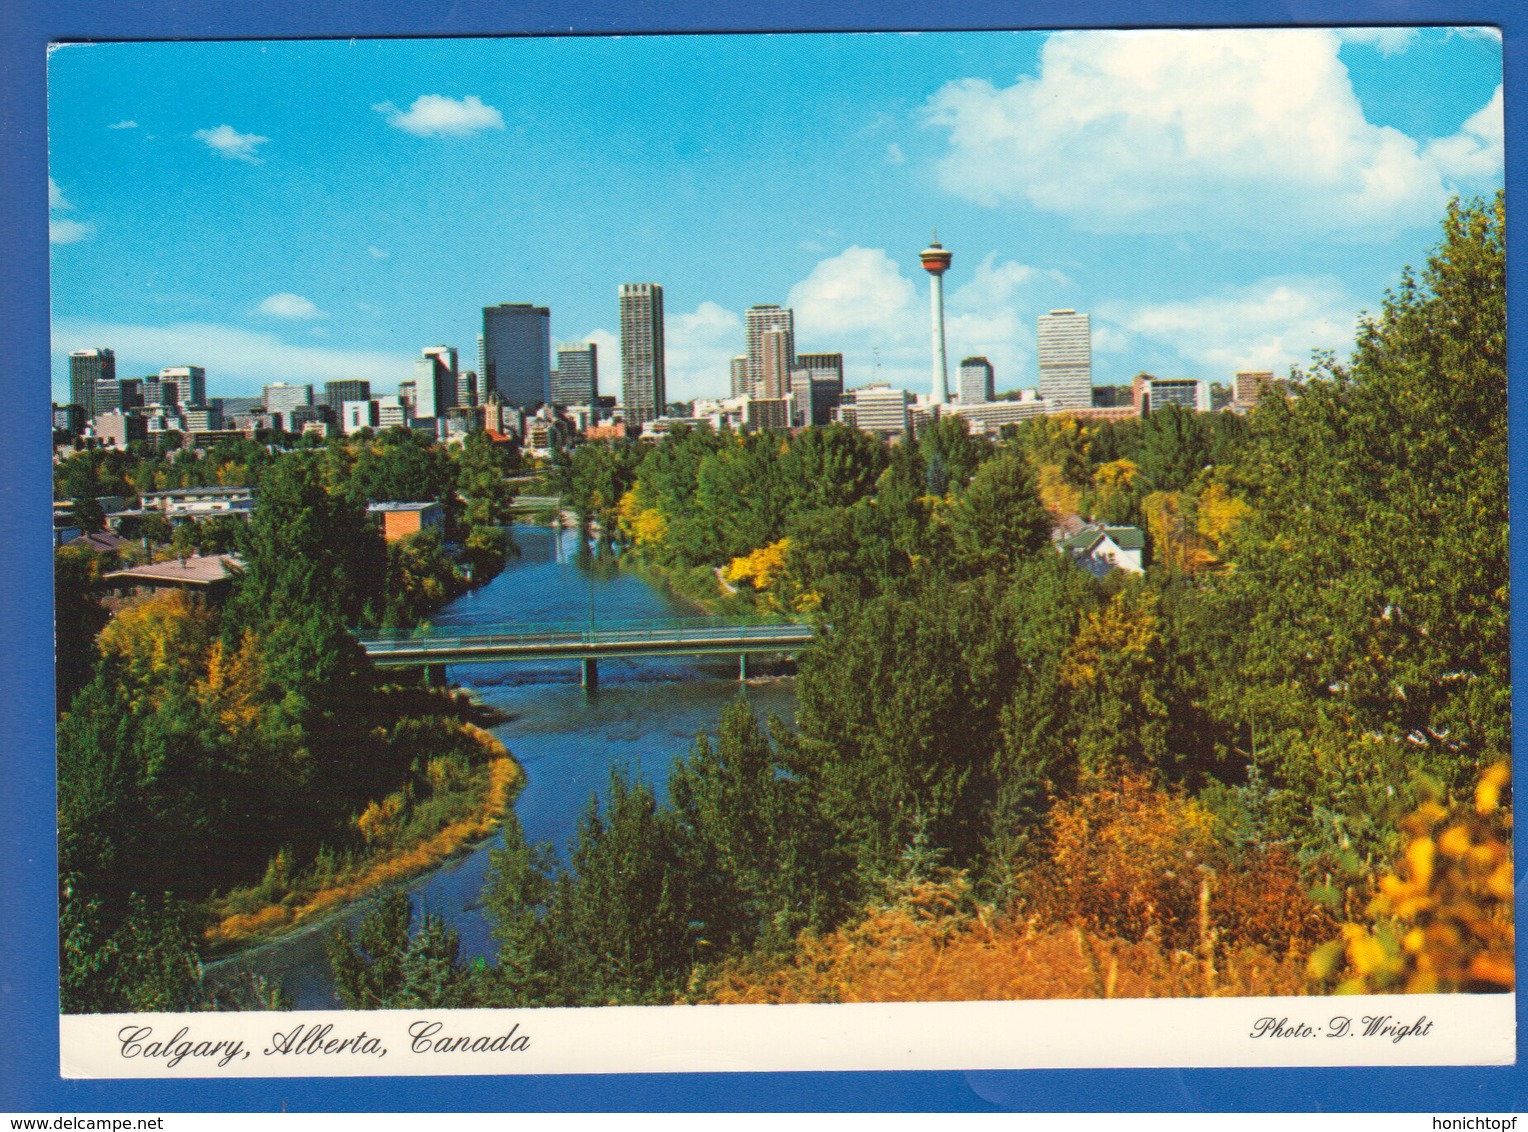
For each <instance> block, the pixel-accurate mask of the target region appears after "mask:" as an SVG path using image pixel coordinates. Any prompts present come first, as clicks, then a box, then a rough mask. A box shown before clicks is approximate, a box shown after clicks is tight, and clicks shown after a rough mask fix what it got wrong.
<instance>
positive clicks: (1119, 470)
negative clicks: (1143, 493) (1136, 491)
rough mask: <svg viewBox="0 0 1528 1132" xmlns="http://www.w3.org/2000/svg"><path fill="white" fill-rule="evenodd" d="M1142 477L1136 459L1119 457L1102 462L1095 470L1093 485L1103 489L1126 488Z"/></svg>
mask: <svg viewBox="0 0 1528 1132" xmlns="http://www.w3.org/2000/svg"><path fill="white" fill-rule="evenodd" d="M1140 478H1141V469H1140V468H1139V467H1138V466H1137V465H1136V462H1135V461H1134V460H1126V459H1119V460H1113V461H1111V462H1109V463H1107V464H1100V465H1098V467H1097V468H1096V469H1095V470H1094V472H1093V486H1094V487H1096V488H1098V489H1099V490H1101V491H1107V490H1118V489H1120V488H1126V487H1129V486H1131V485H1132V484H1133V483H1135V481H1136V480H1138V479H1140Z"/></svg>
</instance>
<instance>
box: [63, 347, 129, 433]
mask: <svg viewBox="0 0 1528 1132" xmlns="http://www.w3.org/2000/svg"><path fill="white" fill-rule="evenodd" d="M116 379H117V355H116V354H114V353H113V352H112V351H110V350H106V349H95V350H73V351H71V352H70V354H69V401H70V403H71V404H74V405H78V406H80V407H81V408H82V409H84V410H85V415H86V416H87V417H93V416H95V415H96V407H95V390H96V382H98V381H115V380H116Z"/></svg>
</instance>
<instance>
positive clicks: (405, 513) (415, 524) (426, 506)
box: [366, 503, 446, 542]
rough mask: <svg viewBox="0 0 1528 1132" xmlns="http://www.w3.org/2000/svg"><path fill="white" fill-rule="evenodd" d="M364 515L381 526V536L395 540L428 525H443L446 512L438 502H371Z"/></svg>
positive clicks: (391, 540)
mask: <svg viewBox="0 0 1528 1132" xmlns="http://www.w3.org/2000/svg"><path fill="white" fill-rule="evenodd" d="M366 517H367V518H369V519H370V520H371V521H372V522H374V523H376V524H377V525H378V526H380V527H381V528H382V537H383V538H384V539H386V540H387V541H388V542H396V541H397V540H398V539H401V538H408V537H409V535H417V534H418V533H419V532H420V531H422V530H425V529H426V528H428V527H441V526H444V525H445V521H446V512H445V508H443V507H442V506H441V505H440V504H439V503H373V504H372V505H371V506H370V507H368V508H366Z"/></svg>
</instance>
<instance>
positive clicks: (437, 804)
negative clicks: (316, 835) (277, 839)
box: [202, 720, 525, 959]
mask: <svg viewBox="0 0 1528 1132" xmlns="http://www.w3.org/2000/svg"><path fill="white" fill-rule="evenodd" d="M455 723H456V726H458V727H459V728H460V730H461V732H462V734H463V735H464V736H466V737H467V738H468V739H469V740H470V741H471V742H472V743H473V744H474V745H475V746H476V747H477V748H478V750H479V751H480V752H481V755H482V761H481V762H480V763H478V764H477V765H476V766H475V767H474V768H473V770H472V773H471V774H470V775H469V776H468V777H467V778H466V779H464V780H457V781H454V782H450V783H449V784H447V783H446V781H445V780H444V779H443V778H442V786H443V788H442V789H440V790H439V791H437V792H436V793H434V794H432V796H431V798H430V799H429V802H430V803H432V805H431V807H430V813H431V814H433V815H434V816H435V817H436V820H435V821H430V820H423V821H420V820H415V821H413V822H412V823H410V825H409V826H408V827H407V831H406V833H405V834H404V835H403V836H400V837H398V838H397V839H395V840H393V841H391V842H389V843H388V844H386V845H385V846H382V847H379V848H378V849H377V850H375V851H372V852H362V853H360V854H356V853H346V854H344V855H343V856H341V857H338V858H336V857H335V856H334V855H332V854H328V855H326V854H322V853H321V854H320V856H319V859H318V860H316V861H315V862H314V863H313V864H312V865H310V866H309V867H308V868H306V869H303V870H300V871H298V872H297V873H295V874H292V873H291V870H290V865H289V864H285V863H284V861H285V859H284V856H283V855H282V854H277V857H276V858H275V860H273V861H272V863H271V866H270V867H269V868H268V869H267V870H266V875H265V877H264V878H262V880H261V882H260V884H258V885H255V886H253V887H251V888H246V889H236V890H234V891H233V892H230V893H228V894H227V895H226V896H223V897H221V898H219V899H217V900H215V901H211V902H209V912H210V914H211V915H212V916H213V918H214V922H213V923H212V924H211V926H209V927H208V928H207V929H206V930H205V931H204V933H203V937H202V938H203V944H204V946H205V948H206V949H207V951H208V953H209V955H208V957H209V958H210V959H221V958H228V957H232V956H234V955H236V954H237V953H238V952H239V951H241V950H243V949H245V948H247V947H251V946H255V945H258V944H264V943H269V942H271V941H272V940H273V939H275V938H277V937H279V936H281V935H283V934H285V933H287V932H290V931H293V930H295V929H297V928H298V927H301V926H304V925H306V924H308V923H310V922H311V921H313V920H314V919H315V918H318V917H322V916H325V915H328V914H331V913H334V912H337V911H339V910H341V909H343V908H344V907H345V906H346V905H349V904H351V903H352V902H354V901H356V900H358V899H360V898H362V897H365V896H368V895H370V894H371V893H373V892H375V891H376V890H377V889H379V888H382V887H384V886H386V885H390V884H396V883H398V882H401V881H405V880H408V879H410V878H412V877H415V876H418V875H419V874H421V873H424V872H427V871H429V870H431V869H433V868H436V867H438V866H439V865H441V864H443V863H444V862H446V861H448V860H450V859H451V858H452V857H455V856H458V855H460V854H463V853H466V852H470V851H472V850H473V849H474V848H476V847H477V846H478V845H479V844H481V843H482V842H483V841H485V840H487V839H488V838H490V837H491V836H492V835H493V834H494V833H495V832H496V831H497V830H498V828H499V823H500V822H501V821H502V820H503V817H504V813H505V811H506V810H507V809H508V807H509V805H510V804H511V803H512V802H513V800H514V796H515V795H516V794H517V793H518V792H519V790H520V789H522V788H523V787H524V784H525V772H524V770H523V769H522V768H521V766H520V764H519V763H518V762H517V761H516V760H515V758H514V756H513V755H511V754H510V752H509V749H508V748H507V747H506V746H505V745H504V743H503V742H502V741H501V740H500V739H499V738H498V737H497V736H495V735H494V734H493V733H492V732H490V731H486V730H484V729H483V728H481V727H479V726H477V725H476V724H473V723H468V722H465V721H460V720H458V721H455ZM447 785H449V788H444V787H446V786H447ZM398 797H401V795H396V794H395V795H389V796H388V799H386V800H384V802H383V803H382V804H380V805H379V804H377V803H375V802H374V803H373V804H372V806H370V807H368V809H367V810H366V811H364V812H363V813H362V814H361V815H359V816H358V818H357V819H356V820H357V824H358V825H359V826H360V827H361V828H362V829H363V831H364V830H365V829H366V828H367V822H366V819H367V818H368V816H370V817H371V819H372V820H371V826H372V827H375V825H376V824H377V823H378V822H379V821H383V820H386V819H387V817H388V816H392V817H398V816H400V815H399V814H398V813H394V814H392V815H388V814H387V811H388V809H389V805H388V802H389V801H390V800H391V799H393V798H398ZM401 808H402V806H401V805H399V806H397V807H395V809H397V810H401ZM252 905H253V906H252Z"/></svg>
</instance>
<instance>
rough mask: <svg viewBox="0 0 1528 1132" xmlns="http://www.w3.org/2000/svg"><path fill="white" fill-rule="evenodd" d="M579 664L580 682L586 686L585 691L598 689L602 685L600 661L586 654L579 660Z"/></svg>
mask: <svg viewBox="0 0 1528 1132" xmlns="http://www.w3.org/2000/svg"><path fill="white" fill-rule="evenodd" d="M578 666H579V668H580V669H581V672H580V674H579V683H580V684H582V685H583V686H584V691H586V692H593V691H597V690H598V689H599V686H600V664H599V661H598V660H597V659H596V658H594V657H592V656H586V657H583V658H582V659H581V660H579V662H578Z"/></svg>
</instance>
